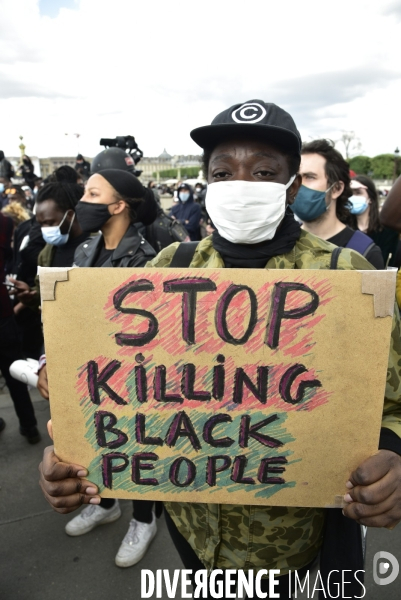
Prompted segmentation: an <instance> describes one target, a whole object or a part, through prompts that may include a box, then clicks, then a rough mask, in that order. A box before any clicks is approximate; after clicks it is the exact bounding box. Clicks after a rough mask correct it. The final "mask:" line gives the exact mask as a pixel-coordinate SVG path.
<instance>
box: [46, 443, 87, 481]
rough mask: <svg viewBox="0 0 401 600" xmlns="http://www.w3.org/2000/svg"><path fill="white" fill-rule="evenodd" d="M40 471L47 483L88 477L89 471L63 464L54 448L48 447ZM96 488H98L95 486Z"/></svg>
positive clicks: (77, 466)
mask: <svg viewBox="0 0 401 600" xmlns="http://www.w3.org/2000/svg"><path fill="white" fill-rule="evenodd" d="M39 470H40V472H41V473H42V474H43V477H44V479H46V480H47V481H59V480H62V479H69V478H73V477H86V476H87V475H88V470H87V469H85V467H82V466H80V465H74V464H73V463H65V462H62V461H61V460H60V459H59V458H58V457H57V456H56V455H55V453H54V446H47V447H46V448H45V449H44V452H43V461H42V462H41V463H40V465H39ZM94 487H96V486H94Z"/></svg>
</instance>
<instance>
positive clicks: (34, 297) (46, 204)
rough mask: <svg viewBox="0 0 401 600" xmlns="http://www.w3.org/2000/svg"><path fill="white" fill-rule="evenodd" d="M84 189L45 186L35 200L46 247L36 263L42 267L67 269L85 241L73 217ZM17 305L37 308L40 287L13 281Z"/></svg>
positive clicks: (69, 186)
mask: <svg viewBox="0 0 401 600" xmlns="http://www.w3.org/2000/svg"><path fill="white" fill-rule="evenodd" d="M82 195H83V189H82V187H81V186H80V185H78V184H73V183H66V182H62V183H61V182H54V183H48V184H47V185H45V186H44V187H42V188H41V189H40V190H39V192H38V196H37V199H36V215H35V216H36V221H37V222H38V224H39V225H40V227H41V231H42V236H43V239H44V241H45V242H46V245H45V247H44V248H43V250H42V251H41V253H40V254H39V256H38V264H39V265H40V266H43V267H44V266H45V267H70V266H71V265H72V263H73V260H74V253H75V250H76V249H77V247H78V246H79V245H80V244H82V242H84V241H85V240H86V239H88V237H89V234H88V233H84V232H83V231H82V229H81V227H80V225H79V223H78V220H77V219H76V216H75V207H76V205H77V204H78V202H79V200H80V198H81V196H82ZM12 283H14V285H15V286H16V288H17V294H16V295H17V299H18V301H19V302H21V303H22V304H24V305H26V306H30V307H31V308H33V307H35V306H39V303H40V297H39V284H38V283H37V284H36V283H35V286H34V287H33V288H31V287H30V286H29V285H28V284H27V283H26V282H24V281H18V280H15V279H13V280H12Z"/></svg>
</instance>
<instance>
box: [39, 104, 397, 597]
mask: <svg viewBox="0 0 401 600" xmlns="http://www.w3.org/2000/svg"><path fill="white" fill-rule="evenodd" d="M191 136H192V138H193V139H194V140H195V141H196V142H197V143H198V144H199V145H200V146H201V147H202V148H203V149H204V172H205V173H208V183H209V185H208V192H207V196H206V207H207V211H208V214H209V215H210V217H211V219H212V221H213V223H214V225H215V227H216V231H215V232H214V233H213V236H211V237H208V238H205V239H204V240H202V241H201V242H200V243H199V244H198V245H197V247H196V250H195V251H194V252H192V256H191V255H189V256H186V257H185V260H186V264H183V262H182V260H181V263H180V264H175V266H176V267H178V266H189V267H190V268H191V269H193V270H195V269H198V268H203V269H207V268H216V269H221V268H230V267H231V268H237V269H248V270H249V269H255V268H256V269H264V268H266V269H269V270H270V269H330V268H332V269H333V268H337V269H340V270H349V269H357V270H362V271H368V270H370V269H371V267H370V265H369V264H368V263H367V262H366V261H365V260H364V259H363V258H362V257H361V256H360V255H359V254H357V253H355V252H353V251H350V250H347V249H343V250H342V251H341V252H340V253H337V252H335V247H334V246H333V245H332V244H329V243H327V242H325V241H323V240H320V239H319V238H317V237H315V236H313V235H311V234H309V233H307V232H306V231H301V228H300V226H299V224H298V223H296V221H295V219H294V217H293V215H292V212H291V211H290V210H289V209H288V208H287V205H288V204H291V203H292V202H293V201H294V198H295V196H296V194H297V191H298V189H299V187H300V184H301V178H300V176H299V175H297V172H298V168H299V162H300V151H301V139H300V135H299V133H298V131H297V129H296V127H295V124H294V122H293V120H292V118H291V116H290V115H289V114H288V113H286V112H285V111H284V110H282V109H281V108H279V107H277V106H276V105H274V104H267V103H265V102H263V101H261V100H252V101H249V102H246V103H245V104H238V105H235V106H233V107H231V108H229V109H228V110H226V111H224V112H223V113H221V114H219V115H218V116H217V117H216V118H215V119H214V121H213V123H212V125H210V126H206V127H201V128H198V129H195V130H194V131H193V132H192V134H191ZM217 184H218V185H217ZM178 247H179V245H178V244H173V245H172V246H169V247H168V248H166V249H165V250H163V251H162V252H161V253H160V254H159V255H158V256H157V257H156V258H155V259H153V260H152V261H151V263H150V265H151V266H152V267H169V266H171V264H172V263H174V257H175V255H176V252H177V248H178ZM180 248H182V246H181V247H180ZM180 253H181V251H180ZM181 258H182V257H181ZM185 260H184V263H185ZM170 291H171V290H170ZM120 305H121V304H120ZM126 310H128V309H126ZM216 322H218V321H216ZM393 327H394V331H393V336H392V340H391V349H390V359H389V370H390V375H391V377H390V378H389V382H388V384H387V387H386V398H385V404H384V416H383V428H382V435H381V439H380V446H379V447H380V450H379V451H378V452H377V453H376V454H375V455H374V456H372V457H371V458H369V459H367V460H366V461H365V462H364V463H363V464H362V465H360V467H359V468H358V469H357V470H355V471H354V472H352V473H351V474H350V478H349V481H348V483H347V487H346V488H345V487H344V491H345V490H346V489H348V492H347V493H346V494H345V497H344V500H345V502H346V503H347V504H346V506H345V508H344V514H345V515H346V516H347V517H350V519H353V521H349V522H350V523H353V524H355V522H358V523H361V524H365V525H369V526H375V527H393V526H394V525H395V524H397V523H398V521H399V520H400V519H401V508H400V499H401V483H400V482H401V459H400V456H399V455H400V454H401V440H400V434H401V421H400V412H401V407H400V391H401V382H400V372H399V366H398V362H399V360H400V357H401V347H400V331H399V321H398V319H397V317H396V316H395V317H394V325H393ZM273 334H274V332H273ZM273 334H272V335H273ZM270 343H271V346H270V347H273V346H274V340H273V339H272V340H270ZM138 357H139V358H138V363H142V362H143V357H142V356H140V355H139V354H138ZM223 358H224V357H223ZM223 358H222V359H221V361H223ZM218 360H219V359H218ZM136 369H137V372H138V373H140V372H141V371H140V369H141V364H139V366H138V367H136ZM160 369H161V367H160ZM159 373H162V371H161V370H160V371H159ZM164 383H165V381H164ZM259 391H260V396H262V393H261V388H260V389H259ZM363 393H364V390H363V389H361V390H360V394H361V395H362V394H363ZM255 435H256V434H255ZM144 468H145V467H144ZM40 471H41V486H42V489H43V492H44V494H45V496H46V498H47V500H48V501H49V503H50V504H51V505H52V506H53V507H54V508H55V510H57V511H59V512H61V513H68V512H71V511H73V510H75V509H76V508H78V507H79V506H81V505H82V504H89V503H90V504H98V503H99V502H100V498H99V496H98V495H97V492H98V489H97V487H96V486H95V485H94V484H91V483H90V482H88V481H87V480H85V479H82V478H85V477H86V476H87V474H88V472H87V470H86V469H85V468H83V467H81V466H79V465H76V464H75V465H74V464H68V463H64V462H62V461H60V460H59V459H58V458H57V456H56V455H55V454H54V451H53V448H52V447H50V448H47V449H46V451H45V455H44V459H43V463H42V464H41V467H40ZM344 484H345V482H344ZM166 509H167V513H168V517H167V522H168V525H169V529H170V533H171V534H172V537H173V541H174V543H175V544H176V547H177V549H178V551H179V553H180V555H181V558H182V559H183V562H184V564H185V566H186V568H191V569H193V570H195V571H196V570H197V569H202V568H204V567H205V568H207V569H215V568H218V569H223V570H225V569H244V570H249V569H255V570H260V569H265V568H266V569H269V568H270V569H276V568H278V569H280V570H281V577H279V578H278V579H279V587H278V589H277V590H276V591H279V592H280V594H282V597H285V594H286V592H287V596H288V590H289V586H290V578H289V577H288V575H287V574H288V573H289V571H292V572H293V571H294V570H298V571H299V572H300V573H301V574H302V573H305V571H306V570H307V568H308V567H309V566H310V565H311V564H312V562H313V561H314V559H315V557H316V556H317V554H318V552H319V549H320V548H321V546H322V539H323V532H324V522H325V510H324V509H321V508H308V507H306V508H305V507H304V508H296V507H293V506H289V507H280V506H263V505H258V506H254V505H251V506H249V505H244V504H238V505H235V504H204V503H202V504H201V503H193V504H190V503H185V504H184V503H182V502H168V503H166ZM330 512H332V511H330ZM333 512H334V511H333ZM335 512H336V513H338V512H339V511H338V510H337V511H335ZM355 531H356V530H355ZM323 554H324V546H323ZM334 558H335V560H336V559H337V558H338V557H334ZM344 568H345V569H346V568H348V569H350V568H352V567H351V566H348V565H346V566H345V567H344ZM357 585H358V584H357ZM266 589H267V588H266ZM353 589H354V590H355V589H356V590H358V589H359V588H358V587H354V588H353ZM250 597H251V596H250Z"/></svg>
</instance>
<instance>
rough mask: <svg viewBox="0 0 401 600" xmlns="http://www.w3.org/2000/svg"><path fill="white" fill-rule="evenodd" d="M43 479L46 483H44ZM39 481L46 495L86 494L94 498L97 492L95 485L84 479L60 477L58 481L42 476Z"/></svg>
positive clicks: (53, 496)
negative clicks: (48, 479)
mask: <svg viewBox="0 0 401 600" xmlns="http://www.w3.org/2000/svg"><path fill="white" fill-rule="evenodd" d="M44 481H45V482H46V483H44ZM40 482H42V483H43V486H41V487H42V489H43V487H44V486H45V487H46V493H47V495H49V496H51V497H52V498H59V497H65V496H73V495H76V494H79V495H86V496H89V497H90V498H94V496H95V495H96V494H98V489H97V486H96V485H93V483H91V482H90V481H86V480H85V479H79V478H78V479H77V478H75V479H62V480H59V481H47V480H46V479H44V478H40Z"/></svg>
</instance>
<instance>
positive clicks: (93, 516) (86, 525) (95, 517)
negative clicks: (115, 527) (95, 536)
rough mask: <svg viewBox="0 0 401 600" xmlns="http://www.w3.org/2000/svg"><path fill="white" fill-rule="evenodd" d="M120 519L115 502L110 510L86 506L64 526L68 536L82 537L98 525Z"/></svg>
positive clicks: (96, 505) (90, 505)
mask: <svg viewBox="0 0 401 600" xmlns="http://www.w3.org/2000/svg"><path fill="white" fill-rule="evenodd" d="M120 517H121V508H120V505H119V504H118V500H116V502H115V504H114V506H112V507H111V508H102V507H101V506H99V505H98V504H88V506H86V507H85V508H84V509H83V510H82V511H81V513H80V514H79V515H78V516H77V517H74V518H73V519H71V521H69V522H68V523H67V525H66V526H65V532H66V533H67V534H68V535H74V536H75V535H83V534H84V533H88V531H92V529H95V527H97V526H98V525H105V524H106V523H112V522H113V521H117V519H119V518H120Z"/></svg>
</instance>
